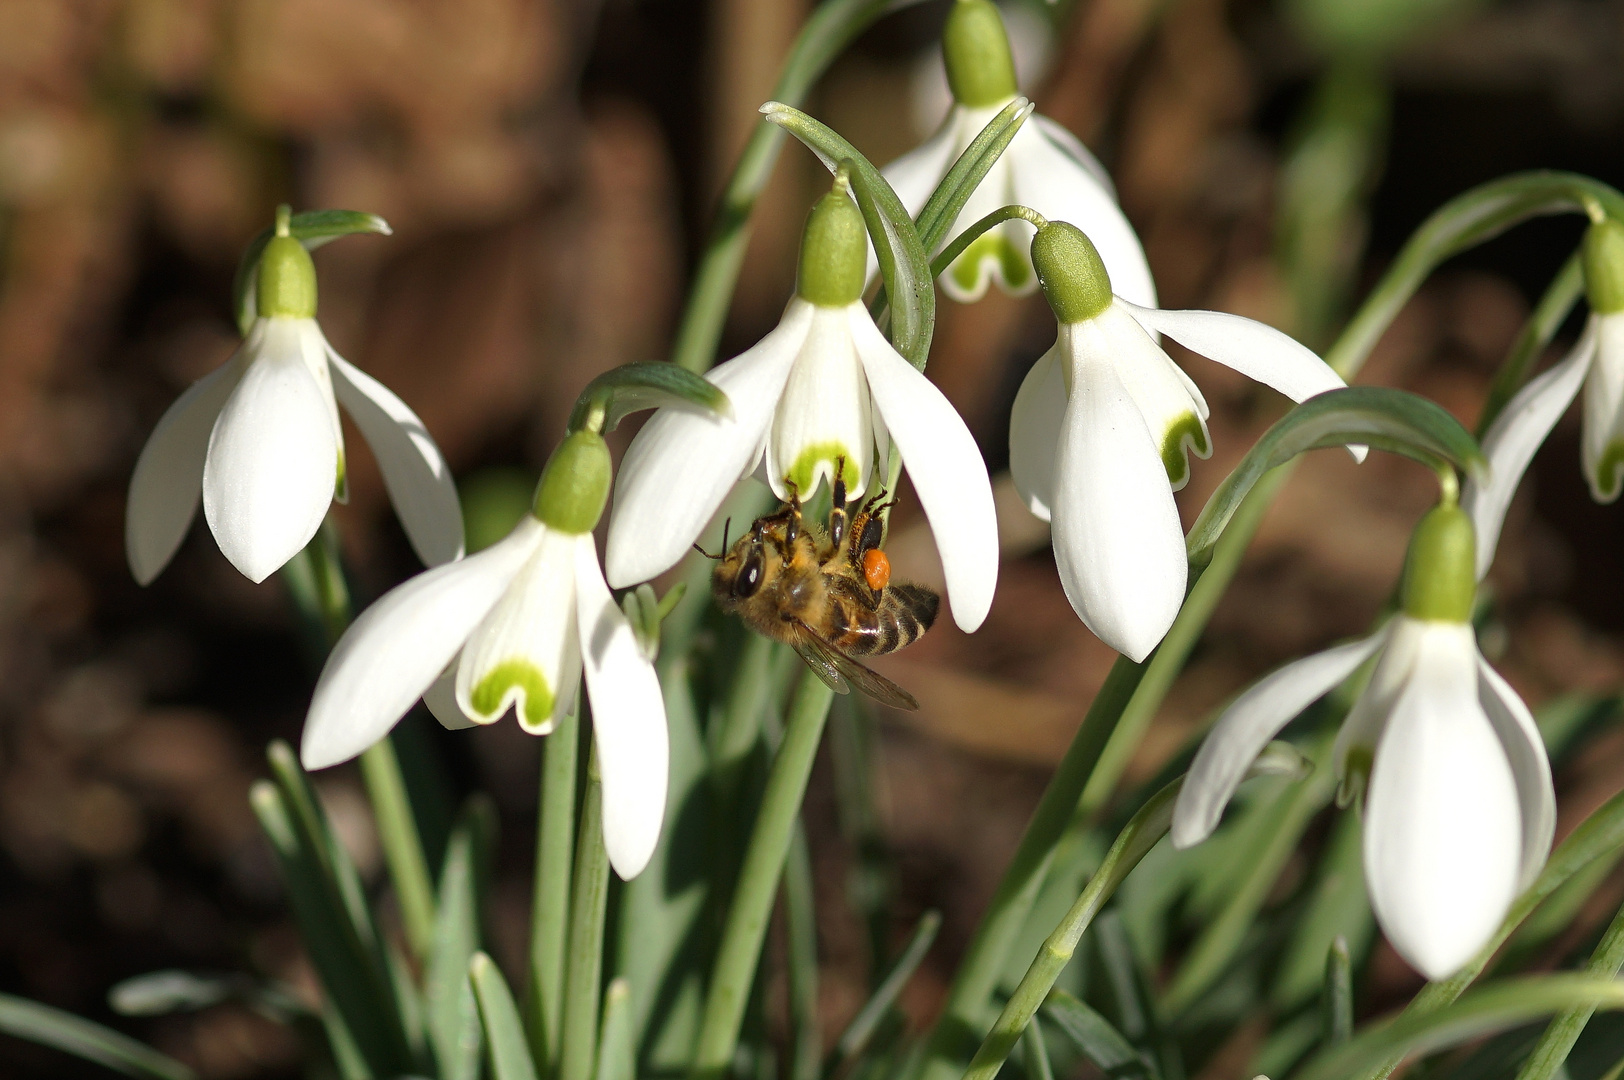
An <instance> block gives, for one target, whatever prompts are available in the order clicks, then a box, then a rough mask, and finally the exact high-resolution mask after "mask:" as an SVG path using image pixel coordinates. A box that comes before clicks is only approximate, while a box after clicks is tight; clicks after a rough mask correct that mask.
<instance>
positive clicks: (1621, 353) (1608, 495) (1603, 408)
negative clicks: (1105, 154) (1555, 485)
mask: <svg viewBox="0 0 1624 1080" xmlns="http://www.w3.org/2000/svg"><path fill="white" fill-rule="evenodd" d="M1586 329H1587V330H1588V329H1593V330H1594V332H1595V337H1596V353H1595V359H1594V360H1592V361H1591V364H1590V374H1589V376H1588V377H1587V378H1586V379H1585V406H1584V409H1585V422H1584V432H1583V437H1582V438H1581V439H1580V449H1581V457H1582V459H1583V464H1584V470H1585V479H1586V481H1588V482H1589V484H1590V494H1591V496H1592V497H1593V498H1594V499H1595V500H1596V501H1597V502H1599V503H1610V502H1612V501H1614V500H1615V499H1617V498H1618V496H1619V492H1620V490H1624V313H1615V314H1612V315H1592V316H1591V317H1590V320H1589V323H1588V324H1587V326H1586Z"/></svg>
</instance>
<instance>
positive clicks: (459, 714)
mask: <svg viewBox="0 0 1624 1080" xmlns="http://www.w3.org/2000/svg"><path fill="white" fill-rule="evenodd" d="M600 420H601V417H600ZM609 482H610V464H609V450H608V447H607V446H606V445H605V443H604V441H603V437H602V436H601V435H599V434H597V433H596V432H595V431H590V430H584V431H576V432H574V433H573V434H571V435H569V436H568V437H567V438H566V439H565V440H564V442H563V444H561V445H560V447H559V448H558V450H557V451H555V453H554V454H553V457H552V459H551V460H550V461H549V462H548V463H547V468H546V470H545V471H544V472H543V473H542V478H541V483H540V484H539V485H538V486H537V489H536V500H535V506H534V509H533V511H532V512H531V513H530V514H527V515H526V516H525V517H524V518H523V520H521V521H520V522H519V524H518V525H517V526H516V527H515V528H514V530H513V532H512V533H510V534H509V535H508V537H507V538H506V539H505V540H502V541H500V542H498V543H496V544H494V545H492V546H491V547H489V548H487V549H485V550H484V551H481V552H479V553H478V554H475V555H471V556H469V557H468V558H466V559H463V560H461V561H459V562H455V563H452V564H451V565H449V566H441V567H439V568H437V569H434V570H429V571H427V572H425V573H422V574H419V575H418V576H417V577H415V578H412V579H411V580H410V581H408V582H406V583H405V584H403V585H400V586H398V587H397V588H395V589H393V590H392V591H390V592H389V593H387V594H386V595H385V596H384V597H383V598H382V599H380V600H379V601H378V602H377V603H375V604H373V605H372V606H371V607H369V608H367V610H366V611H364V612H362V614H361V617H360V618H358V619H357V620H356V621H355V623H354V624H353V625H352V626H351V627H350V629H349V630H348V631H347V632H346V633H345V634H344V636H343V637H342V638H341V639H340V640H339V642H338V644H337V645H336V646H335V647H334V649H333V652H332V655H331V656H330V657H329V658H328V661H327V666H326V667H325V668H324V669H323V670H322V673H321V677H320V679H319V680H318V681H317V683H316V691H315V695H314V697H313V699H312V701H311V703H310V714H309V716H308V717H307V718H306V720H305V730H304V741H303V744H302V746H301V749H300V756H301V758H302V759H303V761H304V765H305V767H306V768H307V769H321V768H326V767H327V766H329V765H337V764H339V763H340V762H343V761H347V760H349V759H350V758H352V757H355V756H356V755H357V754H359V753H361V752H362V751H363V750H365V749H366V748H367V747H369V746H371V745H372V744H373V743H374V742H376V741H378V740H379V739H381V738H383V737H384V736H385V735H386V734H388V732H389V730H390V729H391V728H393V727H394V726H395V724H396V723H398V722H399V721H400V718H401V717H402V716H404V715H405V713H406V711H407V710H408V709H410V708H411V707H412V705H413V703H415V702H416V701H417V700H418V699H419V698H421V697H425V695H427V701H428V704H429V706H430V708H431V710H432V711H433V712H434V714H435V716H436V717H437V718H438V719H439V720H440V722H441V723H442V724H445V725H446V726H447V727H451V728H459V727H467V726H470V725H471V724H476V723H477V724H490V723H494V722H496V721H497V720H499V719H501V718H502V717H503V716H504V715H506V714H507V712H508V711H509V710H510V709H511V710H513V711H514V712H516V713H517V715H518V719H519V725H520V726H521V727H523V728H524V730H526V731H528V732H530V733H531V734H533V735H545V734H547V733H548V732H550V731H551V730H552V729H553V726H554V725H555V724H556V723H557V722H558V720H559V718H560V717H562V716H564V715H565V714H566V713H568V712H569V711H571V710H572V709H573V708H574V707H575V703H576V697H577V691H578V689H579V686H580V683H581V679H582V675H583V673H584V675H585V679H586V690H587V697H588V699H589V700H590V702H591V704H592V730H593V733H594V737H595V738H596V739H597V749H598V761H599V767H600V769H601V770H602V774H603V833H604V846H605V847H606V848H607V849H608V852H609V859H610V862H611V863H612V864H613V865H614V868H615V871H616V872H617V873H619V874H620V876H621V877H622V878H628V879H629V878H632V877H635V876H636V875H637V874H638V873H640V872H641V871H642V869H643V867H644V866H646V865H647V864H648V860H649V858H650V856H651V855H652V854H653V852H654V846H655V843H656V842H657V841H658V839H659V835H660V826H661V822H662V820H663V818H664V815H665V792H666V784H667V773H668V757H669V746H668V735H667V732H666V723H665V704H664V701H663V699H662V697H661V694H660V683H659V679H658V678H657V677H656V675H655V673H654V667H653V664H652V663H651V662H650V660H649V658H648V656H647V654H646V653H645V652H644V650H643V647H642V645H641V644H640V643H639V641H638V637H637V634H636V632H635V630H634V628H633V627H632V625H631V623H630V622H629V621H628V620H627V618H626V616H625V614H624V613H623V612H622V611H621V609H620V608H619V607H618V606H616V604H615V602H614V598H613V597H612V596H611V595H610V593H609V588H608V586H607V585H605V584H604V580H603V571H602V570H601V569H600V568H599V566H598V553H597V549H596V547H595V546H594V544H593V539H592V530H593V528H594V527H595V526H596V524H597V521H598V518H599V517H600V516H601V515H602V513H603V507H604V504H605V503H606V502H607V501H608V496H609ZM448 669H449V670H448ZM442 671H444V672H446V675H445V677H443V678H442V677H441V672H442ZM437 680H438V682H437Z"/></svg>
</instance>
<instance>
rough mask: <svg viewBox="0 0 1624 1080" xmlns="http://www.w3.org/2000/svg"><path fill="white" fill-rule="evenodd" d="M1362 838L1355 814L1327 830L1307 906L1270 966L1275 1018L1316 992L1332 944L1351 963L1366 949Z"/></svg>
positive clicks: (1369, 925)
mask: <svg viewBox="0 0 1624 1080" xmlns="http://www.w3.org/2000/svg"><path fill="white" fill-rule="evenodd" d="M1363 836H1364V834H1363V827H1362V825H1361V824H1360V821H1359V815H1358V814H1341V815H1339V816H1338V817H1337V819H1336V820H1335V821H1334V822H1333V823H1332V825H1331V834H1330V839H1329V841H1328V842H1327V843H1326V844H1325V847H1324V850H1323V851H1322V853H1321V855H1320V857H1319V865H1318V866H1317V867H1316V868H1315V871H1314V883H1313V886H1312V888H1311V891H1310V893H1309V896H1308V903H1307V906H1306V908H1305V909H1304V910H1303V912H1302V914H1301V915H1299V916H1298V917H1297V919H1296V920H1295V923H1294V925H1293V926H1292V928H1291V937H1290V939H1289V942H1288V944H1287V946H1286V950H1285V952H1284V953H1283V954H1282V955H1281V958H1280V960H1279V961H1278V963H1277V964H1276V966H1275V971H1274V985H1273V986H1272V987H1270V989H1269V1000H1270V1002H1271V1003H1272V1004H1273V1005H1274V1006H1275V1008H1276V1009H1278V1010H1280V1011H1281V1012H1286V1011H1289V1010H1291V1009H1294V1008H1296V1007H1297V1006H1299V1005H1303V1004H1306V1003H1307V1002H1308V1001H1310V1000H1312V998H1313V996H1314V995H1315V994H1316V993H1318V992H1319V990H1320V988H1321V986H1322V980H1323V976H1324V970H1325V953H1326V949H1328V948H1329V947H1330V943H1331V942H1332V941H1334V940H1335V939H1337V938H1339V937H1340V938H1342V939H1343V940H1344V941H1345V942H1347V945H1348V952H1349V955H1350V956H1355V957H1363V956H1364V955H1365V951H1366V950H1367V949H1368V948H1369V947H1370V941H1371V938H1372V937H1373V935H1374V934H1375V927H1376V920H1375V917H1374V916H1373V915H1372V914H1371V911H1370V899H1369V897H1368V895H1367V894H1366V892H1365V874H1364V850H1363V843H1362V841H1363Z"/></svg>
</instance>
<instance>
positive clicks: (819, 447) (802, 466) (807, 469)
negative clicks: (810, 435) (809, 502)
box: [786, 439, 858, 499]
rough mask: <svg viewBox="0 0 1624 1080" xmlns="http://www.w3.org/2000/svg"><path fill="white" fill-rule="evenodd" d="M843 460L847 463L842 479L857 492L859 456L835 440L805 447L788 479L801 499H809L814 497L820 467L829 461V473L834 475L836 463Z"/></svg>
mask: <svg viewBox="0 0 1624 1080" xmlns="http://www.w3.org/2000/svg"><path fill="white" fill-rule="evenodd" d="M841 458H844V459H845V462H846V464H845V468H844V470H842V472H843V475H842V476H841V479H842V480H844V481H846V487H847V488H850V489H852V490H856V488H857V481H858V476H857V466H856V464H855V462H856V460H857V455H856V454H854V453H852V452H851V451H850V450H848V449H847V448H846V444H845V443H840V442H835V441H834V440H833V439H831V440H829V441H827V442H816V443H812V444H811V445H810V446H803V447H802V448H801V452H800V454H799V455H798V456H797V457H796V458H795V463H794V464H793V465H791V466H790V467H789V473H788V475H787V476H786V479H787V480H789V482H790V483H792V484H794V485H795V490H796V491H797V492H799V493H800V496H801V498H803V499H809V498H811V497H812V490H813V488H812V484H813V479H812V478H813V477H814V476H816V475H817V471H818V465H820V464H821V463H823V462H825V461H827V462H828V463H829V472H830V473H831V474H832V473H833V472H834V471H835V462H837V461H839V460H840V459H841Z"/></svg>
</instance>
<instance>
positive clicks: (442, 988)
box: [423, 811, 482, 1080]
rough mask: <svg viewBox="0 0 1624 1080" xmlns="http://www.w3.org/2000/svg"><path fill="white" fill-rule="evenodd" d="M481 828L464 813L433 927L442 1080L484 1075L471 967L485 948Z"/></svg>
mask: <svg viewBox="0 0 1624 1080" xmlns="http://www.w3.org/2000/svg"><path fill="white" fill-rule="evenodd" d="M480 829H481V826H480V824H479V823H478V822H477V821H475V820H473V818H472V815H471V814H470V813H469V812H467V811H465V812H464V813H463V815H462V816H461V820H459V821H458V823H457V827H456V829H455V830H454V831H453V832H452V834H451V842H450V843H449V844H448V845H447V846H446V853H445V866H444V867H443V868H442V869H441V871H440V895H439V903H438V905H437V907H438V912H437V918H436V920H435V926H434V951H433V952H432V953H431V954H430V956H429V962H428V970H427V971H426V972H425V973H424V980H423V981H424V987H423V992H424V997H425V998H426V999H427V1000H426V1002H425V1004H426V1005H427V1008H428V1029H429V1041H430V1043H431V1044H432V1046H433V1047H434V1058H435V1061H437V1062H438V1063H439V1066H440V1080H473V1078H475V1077H477V1076H478V1075H479V1053H480V1037H479V1032H480V1024H479V1009H478V1006H477V1005H476V1003H475V1001H474V988H473V986H472V984H471V983H470V982H469V979H468V965H469V963H470V962H471V961H472V960H473V957H474V953H475V952H477V951H478V949H479V946H480V929H479V911H480V894H481V887H480V886H481V881H480V879H481V875H480V872H479V870H480V863H481V861H482V860H481V859H480V857H479V851H478V848H479V838H478V836H477V835H476V833H477V832H478V831H479V830H480Z"/></svg>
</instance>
